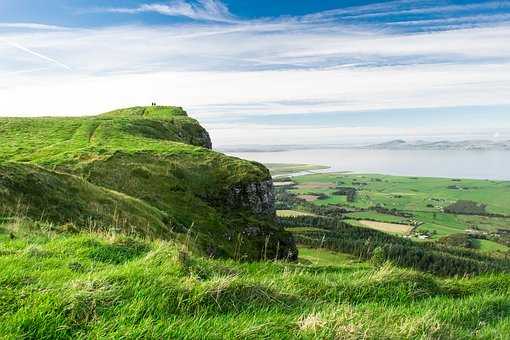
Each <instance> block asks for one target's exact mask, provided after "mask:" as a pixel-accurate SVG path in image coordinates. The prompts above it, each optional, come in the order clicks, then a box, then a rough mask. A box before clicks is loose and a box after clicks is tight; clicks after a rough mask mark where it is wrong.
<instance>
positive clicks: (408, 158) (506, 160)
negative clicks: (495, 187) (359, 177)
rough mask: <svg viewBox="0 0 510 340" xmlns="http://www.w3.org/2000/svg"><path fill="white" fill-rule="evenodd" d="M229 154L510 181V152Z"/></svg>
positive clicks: (262, 159)
mask: <svg viewBox="0 0 510 340" xmlns="http://www.w3.org/2000/svg"><path fill="white" fill-rule="evenodd" d="M228 154H230V155H232V156H236V157H240V158H244V159H249V160H254V161H258V162H261V163H299V164H317V165H327V166H330V167H331V168H330V169H329V170H327V171H352V172H357V173H378V174H386V175H401V176H420V177H447V178H473V179H493V180H510V151H453V150H366V149H322V150H321V149H318V150H312V149H308V150H290V151H276V152H266V151H264V152H228Z"/></svg>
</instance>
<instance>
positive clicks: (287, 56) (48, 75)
mask: <svg viewBox="0 0 510 340" xmlns="http://www.w3.org/2000/svg"><path fill="white" fill-rule="evenodd" d="M509 75H510V1H509V0H505V1H490V0H487V1H474V0H469V1H465V0H434V1H432V0H396V1H395V0H392V1H380V0H379V1H377V0H371V1H368V0H365V1H354V0H347V1H346V0H342V1H340V0H337V1H333V0H321V1H316V0H299V1H296V0H278V1H275V0H256V1H255V0H253V1H248V0H243V1H241V0H225V1H220V0H172V1H152V0H146V1H138V0H124V1H120V0H110V1H96V0H94V1H90V0H89V1H83V0H74V1H71V0H45V1H36V0H1V1H0V104H1V105H0V116H41V115H58V116H64V115H65V116H70V115H90V114H97V113H101V112H105V111H108V110H112V109H117V108H120V107H129V106H136V105H150V103H151V102H157V103H158V104H161V105H176V106H182V107H184V108H185V109H186V110H187V111H188V112H189V113H190V115H192V116H193V117H196V118H197V119H199V120H200V122H202V123H203V125H204V126H206V128H208V130H209V131H210V133H211V135H212V137H213V142H214V144H215V145H219V146H226V145H248V144H310V143H312V144H320V143H327V144H332V143H339V144H345V143H360V142H369V141H370V142H372V141H383V140H388V139H394V138H403V139H408V140H417V139H426V140H427V139H428V140H437V139H451V140H459V139H492V140H504V139H510V95H509V93H510V77H509Z"/></svg>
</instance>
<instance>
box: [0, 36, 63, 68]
mask: <svg viewBox="0 0 510 340" xmlns="http://www.w3.org/2000/svg"><path fill="white" fill-rule="evenodd" d="M0 42H3V43H5V44H7V45H9V46H12V47H14V48H17V49H19V50H21V51H24V52H27V53H29V54H31V55H33V56H36V57H38V58H40V59H43V60H46V61H49V62H50V63H53V64H55V65H58V66H60V67H62V68H65V69H66V70H69V71H71V67H69V66H67V65H66V64H64V63H62V62H60V61H58V60H56V59H54V58H51V57H48V56H46V55H44V54H41V53H39V52H36V51H34V50H32V49H30V48H28V47H25V46H23V45H20V44H18V43H16V42H14V41H10V40H7V39H4V38H0Z"/></svg>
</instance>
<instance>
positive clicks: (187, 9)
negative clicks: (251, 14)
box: [98, 0, 236, 22]
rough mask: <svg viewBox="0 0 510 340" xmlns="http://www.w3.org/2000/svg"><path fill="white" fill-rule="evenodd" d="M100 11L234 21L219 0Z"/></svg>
mask: <svg viewBox="0 0 510 340" xmlns="http://www.w3.org/2000/svg"><path fill="white" fill-rule="evenodd" d="M98 11H104V12H110V13H128V14H137V13H150V12H152V13H159V14H162V15H168V16H174V17H187V18H190V19H194V20H206V21H217V22H234V21H236V20H235V18H234V16H233V15H232V14H231V13H230V11H229V9H228V8H227V6H225V5H224V4H223V3H222V2H221V1H218V0H197V1H196V2H191V1H185V0H174V1H171V2H169V3H167V4H163V3H152V4H142V5H140V6H138V7H133V8H129V7H116V8H104V9H98Z"/></svg>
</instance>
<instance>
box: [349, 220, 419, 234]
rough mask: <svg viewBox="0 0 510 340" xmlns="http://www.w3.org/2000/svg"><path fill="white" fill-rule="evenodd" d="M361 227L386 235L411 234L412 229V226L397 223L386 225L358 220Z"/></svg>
mask: <svg viewBox="0 0 510 340" xmlns="http://www.w3.org/2000/svg"><path fill="white" fill-rule="evenodd" d="M358 222H359V223H360V224H361V225H362V226H363V227H367V228H370V229H375V230H379V231H384V232H387V233H397V234H402V235H406V234H409V233H410V232H411V230H412V229H413V227H412V226H410V225H407V224H398V223H386V222H376V221H368V220H359V221H358Z"/></svg>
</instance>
